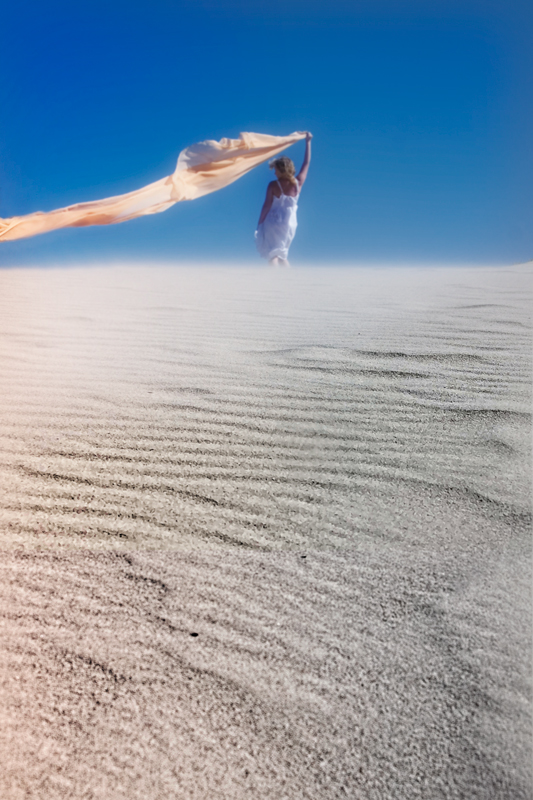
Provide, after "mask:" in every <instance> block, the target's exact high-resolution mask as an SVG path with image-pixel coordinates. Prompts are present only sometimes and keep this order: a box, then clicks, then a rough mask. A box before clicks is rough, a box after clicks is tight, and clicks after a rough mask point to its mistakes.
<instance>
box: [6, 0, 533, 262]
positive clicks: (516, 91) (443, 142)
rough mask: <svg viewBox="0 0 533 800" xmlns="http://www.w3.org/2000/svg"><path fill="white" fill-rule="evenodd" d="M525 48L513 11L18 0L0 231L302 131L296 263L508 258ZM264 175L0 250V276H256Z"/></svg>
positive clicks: (325, 1) (529, 31)
mask: <svg viewBox="0 0 533 800" xmlns="http://www.w3.org/2000/svg"><path fill="white" fill-rule="evenodd" d="M532 41H533V3H531V1H530V0H524V1H523V2H522V0H502V1H501V2H499V1H498V0H128V1H127V2H126V1H125V0H105V2H104V0H90V1H89V2H86V0H71V2H62V0H58V2H55V0H49V2H42V0H17V2H14V3H9V4H6V5H5V6H4V7H3V10H2V19H1V27H0V75H1V80H0V216H1V217H10V216H14V215H19V214H26V213H30V212H32V211H37V210H43V211H46V210H51V209H53V208H57V207H60V206H65V205H68V204H71V203H75V202H80V201H86V200H92V199H97V198H100V197H106V196H109V195H114V194H120V193H122V192H127V191H131V190H133V189H136V188H139V187H140V186H142V185H144V184H146V183H149V182H151V181H154V180H157V179H159V178H161V177H163V176H165V175H168V174H170V173H171V172H172V171H173V170H174V167H175V162H176V158H177V156H178V153H179V151H180V150H181V149H182V148H183V147H185V146H187V145H189V144H192V143H193V142H197V141H201V140H202V139H218V138H221V137H222V136H230V137H232V136H238V134H239V132H240V131H247V130H249V131H259V132H265V133H274V134H287V133H290V132H292V131H294V130H306V129H309V130H311V131H312V133H313V134H314V139H313V162H312V165H311V169H310V173H309V178H308V182H307V184H306V186H305V189H304V192H303V193H302V198H301V201H300V209H299V229H298V232H297V236H296V238H295V241H294V243H293V246H292V249H291V261H292V262H293V263H295V264H297V263H308V262H313V261H314V262H321V263H339V262H340V263H347V262H352V261H357V262H360V261H371V262H378V263H379V262H402V263H405V262H416V263H420V262H424V263H425V262H429V263H435V262H437V263H443V262H444V263H509V264H510V263H515V262H521V261H526V260H529V259H531V258H533V226H532V224H531V223H532V218H533V214H532V212H533V200H532V194H533V158H532V148H531V142H532V131H533V107H532V99H533V47H532ZM288 154H289V155H290V156H291V157H292V158H294V159H295V161H296V163H297V166H299V162H300V161H301V159H302V155H303V144H300V143H299V144H298V145H295V146H294V147H292V148H291V149H290V150H289V151H288ZM270 178H271V173H270V172H269V170H268V167H267V166H264V167H259V168H257V169H256V170H255V171H254V172H252V173H251V174H249V175H248V176H245V177H244V178H243V179H241V180H240V181H238V182H237V183H235V184H233V185H232V186H230V187H229V188H227V189H224V190H222V191H220V192H217V193H215V194H213V195H210V196H208V197H205V198H202V199H200V200H195V201H193V202H190V203H180V204H177V205H176V206H174V207H173V208H172V209H170V210H169V211H166V212H165V213H163V214H159V215H156V216H150V217H145V218H142V219H139V220H134V221H131V222H127V223H124V224H120V225H113V226H108V227H92V228H85V229H70V230H68V229H67V230H62V231H56V232H53V233H48V234H45V235H43V236H37V237H35V238H33V239H26V240H20V241H15V242H6V243H2V244H0V264H4V265H6V266H10V265H17V264H20V265H25V264H31V265H36V264H55V263H72V262H75V263H79V262H101V263H103V262H105V261H113V260H114V261H116V260H121V261H124V260H126V261H127V260H131V259H139V260H142V261H147V260H150V259H154V260H165V261H167V260H178V261H180V260H187V261H190V260H197V261H206V260H212V259H215V260H223V261H230V260H232V259H235V260H237V261H254V260H256V259H258V256H257V255H256V253H255V248H254V241H253V231H254V229H255V226H256V222H257V218H258V216H259V211H260V208H261V205H262V202H263V199H264V192H265V189H266V184H267V182H268V180H270ZM258 263H259V262H258Z"/></svg>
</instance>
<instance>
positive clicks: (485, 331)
mask: <svg viewBox="0 0 533 800" xmlns="http://www.w3.org/2000/svg"><path fill="white" fill-rule="evenodd" d="M531 288H532V282H531V270H530V269H529V268H527V267H526V268H523V267H517V268H509V269H447V270H445V269H441V270H436V269H431V270H430V269H426V270H424V269H399V268H398V269H387V270H385V269H382V270H370V269H367V270H364V269H353V270H350V269H344V270H341V269H307V270H303V269H302V270H296V269H295V270H292V271H288V272H283V271H268V270H264V269H255V270H254V269H249V270H246V269H228V268H192V267H191V268H179V269H178V268H161V267H157V268H156V267H151V268H149V267H146V268H143V267H129V268H128V267H122V268H118V267H115V268H109V269H101V268H91V269H89V268H84V269H82V268H79V269H72V270H46V271H38V270H9V271H4V272H0V298H1V299H0V331H1V334H2V342H3V349H2V351H1V353H0V367H1V373H2V382H1V386H0V415H1V420H2V425H1V429H0V436H1V448H0V491H1V497H2V500H1V505H0V530H1V532H2V540H3V548H4V549H3V553H2V559H1V562H0V564H1V568H2V580H1V581H0V619H1V621H2V627H1V629H0V638H1V646H0V763H1V764H2V765H3V768H2V769H1V770H0V797H2V798H6V800H18V798H25V799H26V798H31V799H32V800H33V798H35V800H48V799H50V800H55V798H60V797H65V798H75V799H76V800H77V799H78V798H80V799H81V798H95V799H96V798H98V800H100V799H101V800H114V799H115V798H117V799H118V798H120V800H122V799H124V800H137V798H139V800H141V798H142V800H159V798H165V800H172V799H173V798H176V800H178V798H179V800H182V798H195V799H196V798H198V799H199V800H200V799H201V800H204V799H205V798H208V799H210V798H223V799H225V798H228V800H230V799H231V800H233V799H234V798H235V799H236V800H240V798H254V800H256V799H258V800H263V799H266V798H269V799H270V798H272V800H283V799H284V798H287V800H289V799H290V800H300V798H312V799H313V800H330V798H331V800H333V798H342V797H346V798H361V799H362V800H367V799H368V800H389V798H394V799H395V800H396V799H398V800H404V798H405V800H411V799H413V800H414V799H415V798H424V800H438V799H439V798H443V800H444V799H446V800H448V798H452V799H454V798H465V800H478V798H479V799H481V798H483V799H485V798H486V800H503V799H504V798H505V799H506V800H521V799H522V798H524V799H525V798H530V797H531V769H530V746H531V724H530V685H531V683H530V652H531V627H530V572H531V570H530V563H531V562H530V555H529V553H530V533H531V525H530V521H531V508H530V476H531V467H530V436H531V405H530V381H531V369H530V366H531V338H530V337H531V318H530V309H531ZM191 633H198V636H194V637H193V636H191Z"/></svg>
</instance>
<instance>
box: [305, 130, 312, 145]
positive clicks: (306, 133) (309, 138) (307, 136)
mask: <svg viewBox="0 0 533 800" xmlns="http://www.w3.org/2000/svg"><path fill="white" fill-rule="evenodd" d="M312 138H313V134H312V133H311V132H310V131H306V132H305V141H306V142H310V141H311V139H312Z"/></svg>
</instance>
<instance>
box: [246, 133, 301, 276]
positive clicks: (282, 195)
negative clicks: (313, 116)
mask: <svg viewBox="0 0 533 800" xmlns="http://www.w3.org/2000/svg"><path fill="white" fill-rule="evenodd" d="M312 138H313V137H312V135H311V134H310V133H309V131H307V133H306V136H305V155H304V161H303V164H302V168H301V170H300V172H299V173H298V175H296V176H295V174H294V173H295V171H296V170H295V167H294V163H293V162H292V161H291V159H290V158H287V156H280V157H279V158H275V159H274V160H273V161H271V162H270V169H274V171H275V173H276V180H275V181H271V182H270V183H269V184H268V188H267V193H266V199H265V202H264V203H263V208H262V209H261V216H260V217H259V222H258V224H257V230H256V232H255V239H256V245H257V249H258V251H259V253H260V254H261V256H262V257H263V258H268V260H269V261H270V263H271V264H274V265H278V264H279V265H281V266H284V267H288V266H289V262H288V256H289V247H290V246H291V242H292V240H293V239H294V234H295V233H296V226H297V224H298V222H297V220H296V211H297V209H298V197H299V195H300V190H301V188H302V186H303V185H304V183H305V179H306V178H307V172H308V170H309V162H310V161H311V139H312Z"/></svg>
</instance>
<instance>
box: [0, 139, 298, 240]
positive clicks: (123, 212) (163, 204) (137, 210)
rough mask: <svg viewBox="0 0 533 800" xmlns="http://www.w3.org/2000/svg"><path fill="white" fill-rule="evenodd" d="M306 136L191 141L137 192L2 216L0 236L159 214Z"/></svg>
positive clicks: (218, 186)
mask: <svg viewBox="0 0 533 800" xmlns="http://www.w3.org/2000/svg"><path fill="white" fill-rule="evenodd" d="M304 138H305V133H291V134H290V135H289V136H269V135H268V134H266V133H241V135H240V137H239V138H238V139H221V140H220V142H215V141H211V140H208V141H206V142H199V143H198V144H193V145H191V147H187V148H186V149H185V150H182V151H181V153H180V154H179V157H178V164H177V166H176V170H175V172H174V173H173V174H172V175H169V176H168V178H161V180H159V181H156V182H155V183H150V184H149V185H148V186H144V187H143V188H142V189H137V190H136V191H135V192H128V194H121V195H118V196H117V197H107V198H105V199H104V200H93V201H92V202H90V203H77V204H76V205H74V206H68V207H67V208H58V209H57V210H56V211H47V212H43V211H36V212H35V213H34V214H27V215H26V216H24V217H10V218H9V219H0V241H8V240H12V239H24V238H25V237H27V236H35V235H36V234H38V233H46V232H47V231H53V230H56V229H57V228H73V227H82V226H85V225H111V224H113V223H115V222H126V220H128V219H135V217H142V216H144V215H145V214H158V213H159V212H160V211H166V210H167V208H170V206H173V205H174V203H179V202H180V200H195V199H196V198H197V197H202V196H203V195H204V194H209V193H210V192H216V191H217V189H223V188H224V186H228V185H229V184H230V183H233V181H236V180H237V178H240V177H241V176H242V175H245V174H246V173H247V172H249V171H250V170H251V169H253V168H254V167H256V166H257V165H258V164H261V163H262V162H263V161H266V160H267V159H269V158H272V157H273V156H276V155H278V153H280V152H281V151H282V150H285V148H286V147H289V146H290V145H291V144H294V143H295V142H297V141H299V140H300V139H304Z"/></svg>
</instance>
